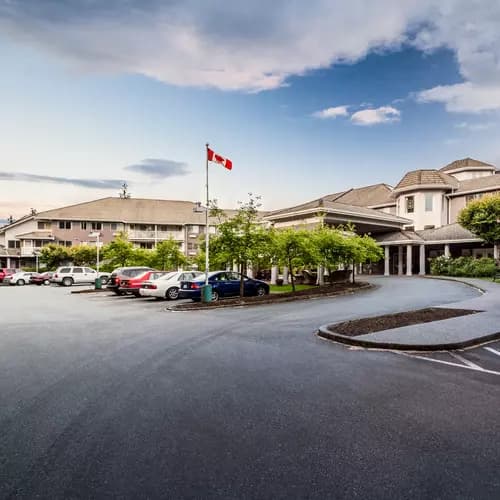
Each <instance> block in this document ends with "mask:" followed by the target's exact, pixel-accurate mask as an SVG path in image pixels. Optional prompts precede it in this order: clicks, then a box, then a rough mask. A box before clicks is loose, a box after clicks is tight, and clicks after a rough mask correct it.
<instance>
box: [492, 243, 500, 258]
mask: <svg viewBox="0 0 500 500" xmlns="http://www.w3.org/2000/svg"><path fill="white" fill-rule="evenodd" d="M499 247H500V244H499V243H495V244H494V245H493V258H494V259H495V260H498V259H500V248H499Z"/></svg>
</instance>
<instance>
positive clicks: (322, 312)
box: [0, 278, 500, 498]
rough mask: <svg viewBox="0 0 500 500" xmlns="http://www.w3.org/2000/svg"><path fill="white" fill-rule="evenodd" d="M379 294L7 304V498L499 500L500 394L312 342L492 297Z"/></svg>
mask: <svg viewBox="0 0 500 500" xmlns="http://www.w3.org/2000/svg"><path fill="white" fill-rule="evenodd" d="M374 281H375V282H377V283H379V284H380V285H381V287H380V288H379V289H377V290H374V291H369V292H364V293H362V294H359V295H356V296H349V297H341V298H336V299H327V300H314V301H306V302H295V303H288V304H280V305H276V306H262V307H256V308H247V309H219V310H214V311H203V312H190V313H168V312H164V311H163V305H162V303H158V302H156V301H145V300H136V299H131V298H127V297H125V298H118V297H111V296H106V295H97V294H96V295H94V294H93V295H79V296H70V295H69V294H68V290H67V289H62V288H52V287H51V288H38V287H37V288H31V287H24V288H16V289H9V288H1V289H0V308H1V310H0V313H1V318H2V326H1V331H0V497H2V498H4V497H9V496H13V497H21V498H23V497H24V498H33V497H34V496H38V497H39V498H68V497H70V498H89V497H93V498H96V497H120V498H146V497H149V498H153V497H158V498H159V497H163V498H166V497H170V498H210V497H212V498H216V497H218V498H305V497H307V498H332V497H335V498H397V497H399V498H401V497H405V498H424V497H440V498H464V497H469V498H470V497H473V498H478V497H480V498H495V497H498V491H499V488H500V480H499V475H498V470H499V467H500V458H499V456H500V455H499V451H498V446H497V445H498V435H500V425H499V423H498V418H497V417H498V415H497V413H498V407H499V405H500V380H498V379H500V377H494V376H490V375H487V374H484V373H480V372H475V371H467V370H462V371H460V370H456V369H453V368H452V367H448V366H447V365H441V364H437V363H425V362H424V361H421V360H418V359H413V358H409V357H403V356H396V355H393V354H391V353H380V352H366V351H357V350H348V349H346V348H344V347H342V346H338V345H335V344H331V343H328V342H325V341H322V340H320V339H318V338H316V337H315V336H314V335H313V331H314V329H315V328H316V327H317V326H318V325H320V324H323V323H325V322H328V321H330V320H332V319H335V318H337V319H338V320H343V319H348V318H352V317H359V316H365V315H377V314H382V313H386V312H395V311H401V310H406V309H410V308H418V307H424V306H428V305H436V304H441V303H446V302H455V301H458V300H464V299H466V298H470V297H473V296H475V294H476V292H475V291H474V290H473V289H471V288H469V287H466V286H463V285H460V284H456V283H449V282H444V281H430V280H422V279H418V278H414V279H408V278H399V279H398V278H389V279H387V278H386V279H384V278H380V279H375V280H374Z"/></svg>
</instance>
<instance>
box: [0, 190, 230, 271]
mask: <svg viewBox="0 0 500 500" xmlns="http://www.w3.org/2000/svg"><path fill="white" fill-rule="evenodd" d="M194 208H195V204H194V203H193V202H190V201H176V200H151V199H140V198H115V197H109V198H103V199H100V200H94V201H89V202H86V203H79V204H76V205H71V206H67V207H62V208H57V209H54V210H48V211H45V212H40V213H36V214H33V215H30V216H26V217H23V218H22V219H19V220H17V221H15V222H14V223H12V224H9V225H7V226H4V227H2V228H0V267H1V266H6V267H11V266H12V267H21V266H29V265H32V264H33V262H34V259H35V255H36V253H37V251H39V250H40V249H41V248H42V247H43V246H44V245H46V244H48V243H57V244H59V245H63V246H66V247H71V246H75V245H80V244H89V245H95V244H96V237H95V236H94V235H95V233H99V240H100V244H101V245H104V244H106V243H109V242H110V241H112V240H113V238H114V237H115V236H116V235H117V234H118V233H119V232H122V231H124V232H126V233H127V235H128V238H129V240H130V241H131V242H132V243H133V244H134V245H135V246H136V247H139V248H148V249H152V248H154V247H155V245H156V244H157V243H158V242H159V241H163V240H168V239H170V238H173V239H174V240H175V241H177V242H178V244H179V247H180V249H181V250H182V252H184V254H185V255H186V256H193V255H196V253H197V252H198V246H199V236H200V234H203V233H204V232H205V214H204V213H203V212H202V213H200V212H195V211H194ZM233 213H234V211H232V210H229V211H226V214H227V215H232V214H233ZM216 224H217V221H216V220H214V219H210V221H209V230H210V232H211V233H215V231H216Z"/></svg>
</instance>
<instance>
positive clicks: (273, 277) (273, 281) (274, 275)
mask: <svg viewBox="0 0 500 500" xmlns="http://www.w3.org/2000/svg"><path fill="white" fill-rule="evenodd" d="M277 278H278V266H273V267H271V285H276V280H277Z"/></svg>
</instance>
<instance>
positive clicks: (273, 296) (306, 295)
mask: <svg viewBox="0 0 500 500" xmlns="http://www.w3.org/2000/svg"><path fill="white" fill-rule="evenodd" d="M368 288H373V285H371V284H370V283H365V282H361V281H360V282H359V283H335V284H333V285H325V286H317V287H312V288H308V289H307V290H300V291H297V292H285V293H270V294H269V295H264V296H262V297H244V298H240V297H235V298H231V299H221V300H219V301H218V302H208V303H205V302H184V303H182V304H172V305H171V306H169V307H168V308H167V309H169V310H172V311H189V310H197V309H214V308H220V307H237V306H250V305H260V304H274V303H279V302H291V301H293V300H299V299H314V298H322V297H333V296H336V295H345V294H348V293H354V292H357V291H360V290H364V289H368Z"/></svg>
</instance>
